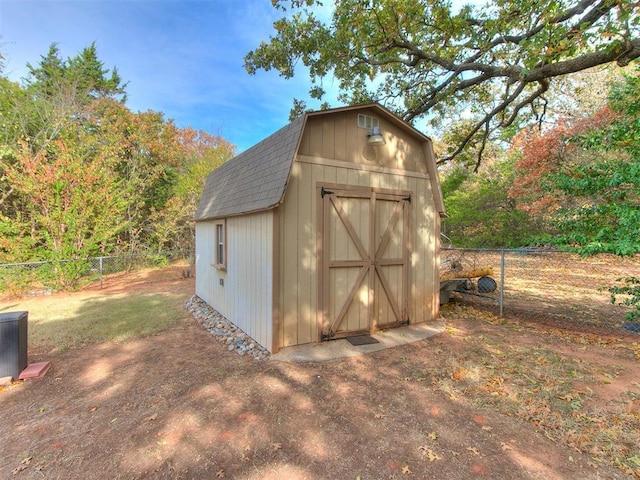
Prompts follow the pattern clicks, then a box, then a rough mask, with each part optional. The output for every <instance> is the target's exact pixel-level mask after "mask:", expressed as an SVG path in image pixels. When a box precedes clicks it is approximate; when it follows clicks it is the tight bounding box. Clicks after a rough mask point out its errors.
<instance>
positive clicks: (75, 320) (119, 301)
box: [0, 293, 185, 351]
mask: <svg viewBox="0 0 640 480" xmlns="http://www.w3.org/2000/svg"><path fill="white" fill-rule="evenodd" d="M183 301H184V296H182V295H171V294H166V293H156V294H145V293H132V294H120V295H109V296H93V297H75V296H73V295H70V296H68V297H66V298H60V297H59V296H56V297H51V298H38V299H29V300H24V301H18V302H15V303H13V304H12V305H9V306H7V307H4V308H1V309H0V311H20V310H26V311H28V312H29V338H28V341H29V348H30V349H35V350H38V351H50V350H58V351H63V350H67V349H71V348H76V347H80V346H84V345H91V344H95V343H101V342H124V341H127V340H130V339H134V338H139V337H144V336H148V335H153V334H155V333H158V332H161V331H164V330H166V329H168V328H170V327H171V326H173V325H175V323H176V321H177V320H178V319H180V318H181V317H183V316H184V315H185V310H184V307H183V304H182V302H183Z"/></svg>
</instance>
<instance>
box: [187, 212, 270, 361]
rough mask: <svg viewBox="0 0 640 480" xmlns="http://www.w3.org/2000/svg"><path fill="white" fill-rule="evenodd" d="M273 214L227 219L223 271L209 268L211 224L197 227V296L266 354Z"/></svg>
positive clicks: (211, 240) (212, 247)
mask: <svg viewBox="0 0 640 480" xmlns="http://www.w3.org/2000/svg"><path fill="white" fill-rule="evenodd" d="M273 215H274V213H273V211H267V212H262V213H256V214H253V215H244V216H239V217H231V218H228V219H227V221H226V227H227V269H226V271H222V270H219V269H216V268H215V267H213V266H212V263H213V259H214V253H215V249H214V247H215V222H199V223H198V224H197V226H196V245H197V247H196V248H197V249H198V250H197V251H198V252H199V253H198V256H197V257H196V294H197V295H198V296H199V297H201V298H202V299H203V300H205V301H206V302H207V303H208V304H209V305H211V306H212V307H213V308H215V309H216V310H217V311H218V312H220V313H221V314H222V315H223V316H225V317H226V318H227V319H228V320H230V321H231V322H233V323H234V324H235V325H236V326H238V327H239V328H241V329H242V330H243V331H244V332H245V333H247V334H248V335H249V336H251V337H252V338H253V339H254V340H256V341H257V342H258V343H260V344H261V345H262V346H264V347H265V348H267V349H269V350H272V347H273V331H272V313H273V259H274V254H273V240H274V236H273ZM221 280H222V282H223V283H222V284H221V283H220V281H221Z"/></svg>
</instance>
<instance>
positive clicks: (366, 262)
mask: <svg viewBox="0 0 640 480" xmlns="http://www.w3.org/2000/svg"><path fill="white" fill-rule="evenodd" d="M319 195H320V202H321V209H320V210H321V213H320V215H321V218H320V221H319V232H320V234H319V235H320V236H319V239H320V242H319V250H320V263H319V265H320V288H319V297H320V298H319V300H320V305H321V314H320V316H321V320H320V321H321V328H320V330H321V339H322V340H326V339H331V338H341V337H346V336H351V335H357V334H361V333H370V332H374V331H376V330H378V329H382V328H389V327H392V326H397V325H402V324H406V323H408V321H409V313H408V305H409V272H410V268H409V263H410V250H411V238H410V228H409V223H410V214H409V212H410V206H411V192H404V191H394V190H387V189H377V188H363V187H350V186H338V185H325V186H322V187H321V188H320V189H319Z"/></svg>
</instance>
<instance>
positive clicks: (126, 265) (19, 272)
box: [0, 250, 195, 295]
mask: <svg viewBox="0 0 640 480" xmlns="http://www.w3.org/2000/svg"><path fill="white" fill-rule="evenodd" d="M73 261H74V260H66V261H62V262H50V261H38V262H18V263H2V264H0V293H1V292H3V291H9V292H11V293H16V294H18V293H26V291H27V290H30V289H34V288H36V289H37V288H39V291H33V292H30V293H31V294H32V295H37V294H42V293H50V292H51V289H49V288H45V287H43V286H42V285H41V283H42V278H43V277H44V275H42V274H41V273H42V272H39V270H41V271H44V270H45V269H50V268H51V267H52V266H54V265H56V263H60V264H65V263H70V262H73ZM75 261H76V262H77V261H78V260H75ZM177 261H184V262H188V267H187V268H188V270H189V272H188V275H192V272H193V265H194V263H195V257H194V252H193V251H192V250H173V251H166V252H149V253H138V254H129V255H103V256H99V257H89V258H86V259H81V262H83V263H86V272H85V274H84V275H83V280H84V283H90V282H93V281H99V282H100V288H103V281H104V278H105V276H106V275H109V274H113V273H118V272H124V271H129V270H135V269H140V268H148V267H161V266H164V265H167V264H170V263H174V262H177ZM21 290H24V291H23V292H21Z"/></svg>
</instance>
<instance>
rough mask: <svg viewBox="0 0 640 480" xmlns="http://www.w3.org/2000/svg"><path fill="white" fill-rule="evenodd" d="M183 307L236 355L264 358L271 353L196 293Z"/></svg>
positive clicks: (257, 358)
mask: <svg viewBox="0 0 640 480" xmlns="http://www.w3.org/2000/svg"><path fill="white" fill-rule="evenodd" d="M185 307H186V308H187V310H189V312H191V315H193V318H195V319H196V321H197V322H198V323H199V324H200V325H202V326H203V327H204V328H205V330H207V331H208V332H209V333H210V334H211V335H213V336H214V337H216V340H218V342H220V343H222V344H223V345H225V346H226V347H227V350H229V351H230V352H232V351H235V352H236V353H237V354H238V355H251V356H252V357H253V358H255V359H256V360H266V359H267V358H269V356H270V355H271V354H270V353H269V351H268V350H267V349H266V348H264V347H262V346H261V345H260V344H258V342H256V341H255V340H254V339H253V338H251V337H250V336H249V335H247V334H246V333H244V332H243V331H242V330H240V329H239V328H238V327H236V326H235V325H234V324H233V323H231V322H230V321H229V320H227V319H226V318H224V317H223V316H222V315H220V313H219V312H217V311H215V310H214V309H213V308H211V306H210V305H208V304H207V303H206V302H205V301H204V300H202V299H201V298H200V297H198V296H197V295H194V296H193V297H191V298H190V299H189V300H187V301H186V302H185Z"/></svg>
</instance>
